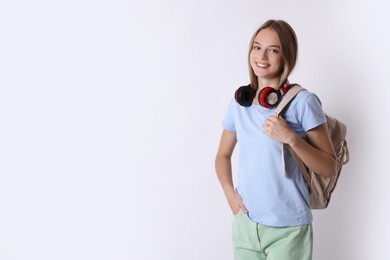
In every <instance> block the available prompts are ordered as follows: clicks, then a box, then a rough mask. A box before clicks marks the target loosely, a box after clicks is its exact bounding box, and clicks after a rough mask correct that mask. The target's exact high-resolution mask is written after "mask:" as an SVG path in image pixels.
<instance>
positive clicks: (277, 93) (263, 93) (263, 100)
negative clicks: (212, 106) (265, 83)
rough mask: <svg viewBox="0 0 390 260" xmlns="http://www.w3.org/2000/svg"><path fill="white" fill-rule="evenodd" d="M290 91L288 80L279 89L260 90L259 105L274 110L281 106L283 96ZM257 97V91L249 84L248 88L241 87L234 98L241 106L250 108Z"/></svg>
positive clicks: (266, 88)
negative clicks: (278, 105)
mask: <svg viewBox="0 0 390 260" xmlns="http://www.w3.org/2000/svg"><path fill="white" fill-rule="evenodd" d="M289 89H290V84H289V82H288V80H286V82H284V84H283V85H282V86H280V87H279V88H278V89H274V88H272V87H264V88H263V89H261V90H260V93H259V96H258V100H259V104H260V105H261V106H262V107H265V108H274V107H276V106H277V104H279V102H280V100H281V99H282V96H283V95H284V94H286V93H287V91H288V90H289ZM255 95H256V90H254V89H253V88H251V85H250V84H249V85H247V86H242V87H239V88H238V89H237V90H236V92H235V94H234V98H235V100H236V101H237V103H238V104H240V105H241V106H244V107H249V106H251V105H252V102H253V99H254V97H255Z"/></svg>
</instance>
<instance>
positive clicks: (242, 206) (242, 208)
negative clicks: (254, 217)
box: [240, 203, 248, 214]
mask: <svg viewBox="0 0 390 260" xmlns="http://www.w3.org/2000/svg"><path fill="white" fill-rule="evenodd" d="M240 208H241V210H242V212H244V213H245V214H248V209H247V208H246V207H245V205H244V203H241V207H240Z"/></svg>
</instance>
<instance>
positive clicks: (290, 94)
mask: <svg viewBox="0 0 390 260" xmlns="http://www.w3.org/2000/svg"><path fill="white" fill-rule="evenodd" d="M302 90H304V88H302V87H301V86H300V85H298V84H291V86H290V89H289V90H288V91H287V93H286V94H285V95H284V96H283V98H282V100H281V101H280V103H279V104H278V106H277V107H276V109H275V115H276V116H277V117H279V116H280V114H281V113H282V112H283V110H284V109H285V108H286V106H287V105H288V104H289V103H290V101H291V100H293V99H294V97H295V96H296V95H297V94H298V93H299V92H300V91H302ZM288 149H289V150H291V151H292V149H291V147H289V146H288ZM281 150H282V153H281V156H282V174H283V176H285V175H286V168H285V167H286V166H285V161H284V143H281ZM291 151H290V153H291ZM294 159H295V158H294Z"/></svg>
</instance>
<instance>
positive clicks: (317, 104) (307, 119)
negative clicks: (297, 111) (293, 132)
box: [301, 94, 326, 132]
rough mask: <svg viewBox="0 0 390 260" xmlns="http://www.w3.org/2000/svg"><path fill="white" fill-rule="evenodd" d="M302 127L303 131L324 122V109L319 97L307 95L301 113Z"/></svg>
mask: <svg viewBox="0 0 390 260" xmlns="http://www.w3.org/2000/svg"><path fill="white" fill-rule="evenodd" d="M301 122H302V127H303V129H304V130H305V132H307V131H309V130H311V129H313V128H315V127H317V126H319V125H322V124H323V123H325V122H326V117H325V114H324V111H323V110H322V105H321V101H320V99H319V98H318V97H317V96H316V95H315V94H311V95H309V96H308V97H307V99H306V102H304V104H303V108H302V114H301Z"/></svg>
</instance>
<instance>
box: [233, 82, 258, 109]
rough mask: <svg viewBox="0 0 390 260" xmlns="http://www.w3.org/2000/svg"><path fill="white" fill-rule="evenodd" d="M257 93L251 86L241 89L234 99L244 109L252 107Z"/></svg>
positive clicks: (237, 91)
mask: <svg viewBox="0 0 390 260" xmlns="http://www.w3.org/2000/svg"><path fill="white" fill-rule="evenodd" d="M255 94H256V92H255V91H254V90H253V89H252V88H251V86H250V85H248V86H242V87H239V88H238V89H237V90H236V92H235V93H234V98H235V100H236V101H237V103H238V104H240V105H241V106H244V107H249V106H251V105H252V102H253V98H254V97H255Z"/></svg>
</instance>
